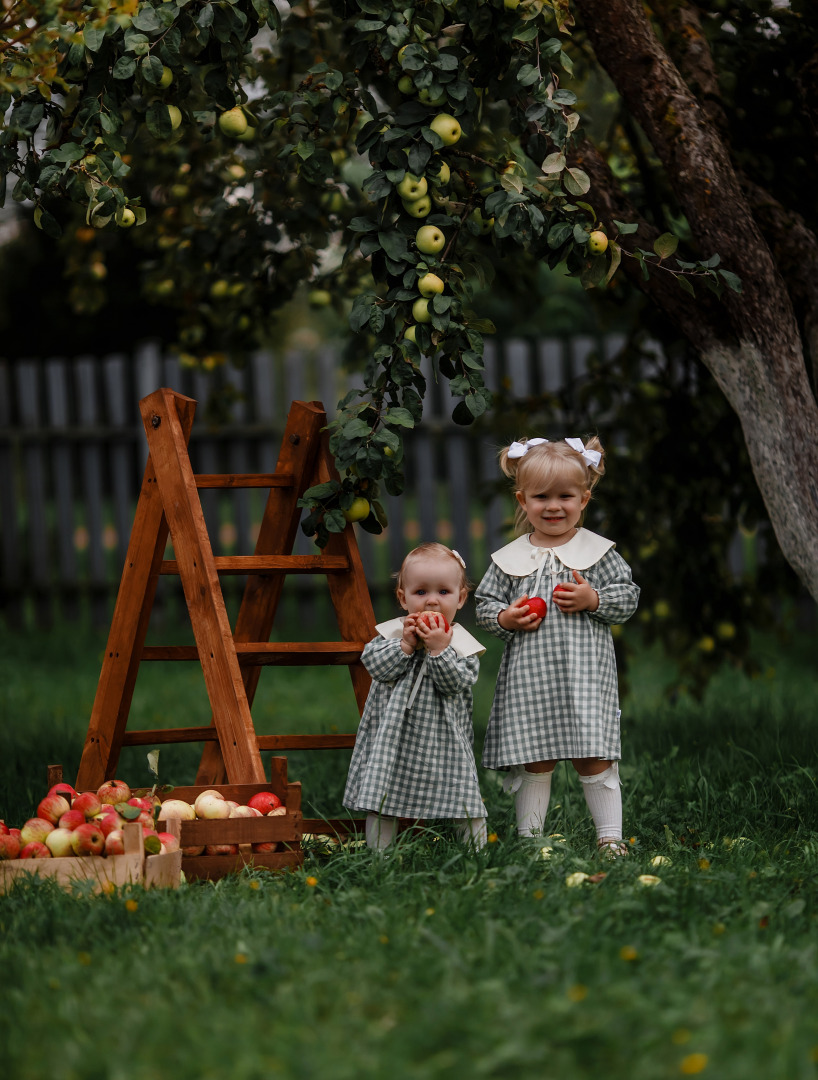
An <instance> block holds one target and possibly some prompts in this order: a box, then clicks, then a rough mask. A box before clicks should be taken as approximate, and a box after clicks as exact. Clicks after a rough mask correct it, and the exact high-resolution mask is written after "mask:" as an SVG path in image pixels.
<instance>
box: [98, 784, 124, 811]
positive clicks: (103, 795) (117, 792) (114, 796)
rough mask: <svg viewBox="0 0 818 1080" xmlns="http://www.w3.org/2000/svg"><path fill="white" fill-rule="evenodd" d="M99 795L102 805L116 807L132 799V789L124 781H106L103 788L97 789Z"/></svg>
mask: <svg viewBox="0 0 818 1080" xmlns="http://www.w3.org/2000/svg"><path fill="white" fill-rule="evenodd" d="M97 795H98V796H99V801H100V802H101V803H108V804H110V805H111V806H116V804H117V803H121V802H127V801H128V799H130V797H131V789H130V788H129V787H128V785H127V784H126V783H125V781H124V780H106V781H105V783H104V784H103V785H102V787H100V788H98V789H97Z"/></svg>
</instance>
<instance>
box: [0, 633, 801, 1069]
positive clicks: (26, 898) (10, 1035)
mask: <svg viewBox="0 0 818 1080" xmlns="http://www.w3.org/2000/svg"><path fill="white" fill-rule="evenodd" d="M815 644H816V642H815V640H814V638H813V639H810V640H804V641H802V642H800V643H799V642H795V643H792V644H791V645H790V646H789V647H788V648H787V649H786V650H779V651H778V652H777V653H776V654H775V655H774V656H773V655H772V652H771V650H772V649H773V646H772V645H771V644H770V643H769V642H768V641H760V642H759V648H760V649H763V650H764V651H765V655H766V656H767V659H766V660H765V665H768V666H770V667H772V666H773V665H774V667H775V674H774V676H772V675H771V677H769V678H765V679H760V680H757V681H750V680H748V679H746V678H745V677H743V676H741V675H739V674H737V673H735V672H729V671H726V672H724V673H723V674H722V675H720V676H719V678H718V679H716V680H715V681H714V682H713V684H712V685H711V686H710V687H709V688H708V691H707V693H706V694H705V696H704V699H703V701H701V702H694V701H693V700H690V699H686V698H679V699H678V700H676V701H673V702H671V701H668V700H666V699H665V698H664V697H663V695H662V688H663V686H664V685H666V684H667V683H668V682H669V680H670V675H671V672H670V670H669V668H668V665H666V664H665V663H664V662H663V661H662V659H661V658H660V657H658V656H657V655H656V654H648V655H645V656H643V657H642V658H640V661H639V662H638V663H637V664H636V665H635V666H634V669H633V670H632V672H631V679H630V686H631V690H630V693H629V695H628V697H627V699H626V700H625V701H624V702H623V724H624V732H623V749H624V757H623V764H622V772H623V779H624V787H623V795H624V803H625V822H626V832H627V834H628V835H629V836H633V837H634V843H633V845H632V847H631V855H630V856H629V857H628V858H627V859H624V860H619V861H617V862H616V863H613V864H601V863H599V862H598V861H597V860H596V859H595V857H594V855H593V833H592V826H591V822H590V818H589V816H588V814H587V811H586V809H585V804H584V800H583V798H582V793H581V791H580V785H579V784H578V783H577V782H576V778H575V777H573V776H572V775H570V769H569V768H566V767H565V766H560V768H559V769H558V772H557V776H556V779H555V785H554V796H553V800H552V810H551V813H550V815H549V822H548V830H547V831H548V832H549V833H551V832H554V833H561V834H562V835H563V836H564V838H565V842H560V841H554V842H552V846H551V847H550V849H549V853H550V857H548V858H542V857H541V856H540V853H539V848H540V846H541V845H539V844H534V845H532V844H531V843H527V842H523V841H522V840H520V839H519V838H517V837H516V836H515V834H514V829H513V825H512V817H513V812H512V804H511V800H510V798H509V797H508V796H507V795H505V794H504V793H503V792H502V790H501V789H500V788H499V786H498V785H497V784H496V783H495V782H494V780H493V778H492V774H490V773H484V774H483V789H484V794H485V797H486V802H487V806H488V810H489V820H490V827H491V828H492V829H493V830H494V831H495V832H496V834H497V840H496V841H495V842H493V843H491V844H490V845H489V846H488V847H487V848H486V850H485V851H484V852H483V853H480V854H479V855H477V856H475V855H472V854H469V853H468V852H466V851H464V850H463V849H462V848H461V847H459V846H458V845H457V844H456V843H455V842H454V841H453V840H452V839H451V837H450V836H449V835H448V834H447V832H446V830H445V829H441V830H432V829H430V830H427V831H425V832H421V833H420V834H418V835H411V834H404V835H403V837H402V838H401V841H400V843H399V845H398V846H397V848H396V849H395V850H394V851H393V852H392V854H391V855H390V857H389V858H381V857H377V856H373V855H371V854H370V853H369V852H368V851H366V849H365V848H362V847H360V846H350V847H346V848H336V849H335V850H333V851H331V853H329V854H325V853H324V849H322V848H317V847H316V848H315V849H314V850H312V851H311V852H310V853H309V854H308V856H307V861H306V863H305V866H304V869H303V870H299V871H297V872H294V873H288V874H279V875H273V874H267V873H263V872H251V873H245V874H242V875H238V876H235V877H232V878H229V879H225V880H224V881H222V882H220V883H218V884H217V885H212V884H204V883H194V884H191V885H188V886H184V887H182V888H181V889H180V890H178V891H176V892H170V891H155V892H150V893H144V892H143V891H141V890H138V889H134V890H128V891H125V892H123V893H121V894H119V895H117V896H114V897H111V898H93V897H86V896H84V895H82V894H81V892H78V893H76V894H73V895H71V894H67V893H63V892H61V891H59V890H56V889H54V888H52V887H50V886H48V884H43V885H39V886H34V887H26V888H20V889H16V890H13V891H12V892H11V893H9V894H8V895H7V896H5V897H3V898H0V972H2V978H1V979H0V1009H1V1010H2V1015H3V1018H4V1021H5V1023H4V1025H3V1031H4V1037H3V1060H4V1076H6V1077H8V1078H9V1080H18V1078H19V1080H23V1078H25V1080H38V1078H40V1077H43V1078H46V1077H48V1078H49V1080H74V1078H76V1080H86V1078H87V1077H91V1076H93V1077H95V1078H100V1080H166V1078H167V1080H171V1078H173V1080H188V1078H190V1080H202V1078H210V1077H213V1078H217V1077H218V1078H219V1080H222V1078H224V1077H229V1078H230V1080H261V1078H262V1077H264V1078H267V1077H275V1076H282V1077H287V1078H289V1077H292V1078H294V1080H295V1078H298V1080H301V1078H312V1077H316V1078H317V1077H322V1078H329V1080H346V1078H347V1077H349V1078H350V1080H360V1078H367V1080H368V1078H373V1080H380V1078H382V1077H384V1078H386V1077H388V1078H389V1080H404V1078H406V1080H438V1078H440V1080H462V1078H464V1077H469V1078H471V1077H491V1078H506V1077H508V1078H509V1080H512V1078H524V1080H528V1078H531V1080H535V1078H536V1080H542V1078H545V1080H550V1078H552V1077H553V1078H554V1080H585V1078H586V1077H588V1078H590V1077H597V1076H603V1075H604V1076H606V1077H609V1078H612V1080H625V1078H626V1077H627V1078H628V1080H664V1078H668V1080H669V1078H672V1077H678V1076H684V1075H702V1076H704V1077H712V1078H718V1080H747V1078H755V1077H759V1078H763V1080H802V1078H803V1080H806V1078H814V1077H815V1075H816V1069H817V1068H818V934H817V933H816V931H818V926H817V925H816V919H817V918H818V892H817V891H816V886H817V885H818V798H816V771H817V770H818V753H816V750H817V749H818V734H816V733H817V732H818V726H817V725H816V720H818V715H816V714H818V704H817V703H816V695H815V676H814V659H813V658H814V655H815ZM103 646H104V640H101V639H100V638H99V637H98V636H96V635H93V634H90V633H87V632H81V631H76V630H73V631H72V632H70V633H65V632H62V633H60V634H54V635H50V636H45V635H16V636H15V635H12V634H10V633H7V632H4V633H3V634H2V635H0V816H5V817H6V819H7V820H8V821H9V822H12V823H15V824H17V823H19V822H20V820H21V819H22V818H23V817H25V816H28V815H29V814H30V813H31V812H33V809H34V806H35V805H36V801H37V799H38V798H39V797H40V795H41V794H42V791H43V786H44V777H45V766H46V764H48V763H49V762H61V763H62V764H63V765H64V766H65V768H66V775H67V776H68V777H69V778H70V777H72V776H73V772H74V770H75V769H76V763H77V761H78V760H79V754H80V752H81V749H82V742H83V738H84V735H85V729H86V726H87V722H88V715H89V713H90V708H91V704H92V701H93V695H94V690H95V686H96V679H97V677H98V674H99V663H100V660H101V652H102V648H103ZM498 660H499V653H498V651H497V650H496V649H495V648H494V647H493V646H492V648H491V650H490V651H489V653H488V654H487V656H486V658H485V661H484V664H483V669H482V674H481V683H480V687H479V694H478V700H477V705H476V722H477V727H478V729H479V734H478V746H479V743H480V739H481V737H482V729H483V727H484V726H485V720H486V717H487V713H488V707H489V704H490V699H491V689H492V676H493V672H494V671H496V665H497V662H498ZM267 675H270V676H271V677H270V678H269V679H267V678H266V676H267ZM203 710H204V711H205V712H206V710H207V702H206V698H205V697H204V695H203V691H202V689H201V677H200V676H199V675H198V673H197V670H196V669H195V668H194V667H192V666H191V667H190V668H187V667H186V666H185V665H174V666H172V667H170V669H168V667H166V666H160V665H156V666H155V667H153V668H149V667H146V668H145V669H144V672H143V674H141V675H140V680H139V682H138V684H137V694H136V695H135V701H134V709H133V719H132V726H134V727H143V726H144V727H147V726H155V725H157V724H164V723H167V724H169V725H174V726H176V725H180V724H184V723H200V722H201V717H202V715H203ZM254 713H255V715H256V723H257V727H258V729H259V730H260V731H261V730H276V729H277V730H282V728H281V726H279V725H282V724H283V725H284V726H286V727H288V729H290V730H297V729H298V727H300V729H301V730H322V729H323V730H330V729H331V728H332V726H333V725H334V726H336V727H337V728H338V729H339V730H345V729H348V725H349V724H350V723H354V718H355V709H354V705H352V704H351V690H350V689H349V681H348V676H347V674H346V672H345V671H343V670H334V669H323V670H321V671H320V672H316V671H296V670H292V671H289V672H276V673H275V675H274V676H273V673H272V672H269V673H268V672H265V673H264V676H263V677H262V682H261V687H260V692H259V698H258V701H257V706H256V709H254ZM296 725H298V727H296ZM128 753H129V754H130V753H132V754H133V757H131V758H128V759H127V760H126V758H125V757H123V761H122V768H121V770H120V774H121V775H123V776H124V778H125V779H128V780H129V781H130V782H133V783H147V782H149V780H150V775H149V773H148V772H147V767H146V764H145V752H144V749H143V750H140V751H129V752H128ZM197 756H198V752H197V751H196V750H195V749H193V750H192V753H188V752H187V750H182V749H180V750H174V751H173V752H172V753H171V750H170V748H164V749H163V750H162V757H161V761H160V772H161V774H162V778H163V779H164V780H167V781H169V782H187V781H189V780H190V779H191V777H190V775H189V772H188V770H189V769H191V768H192V769H195V764H196V760H197ZM318 757H321V760H320V762H316V761H315V760H314V759H316V758H318ZM344 768H345V755H343V754H335V755H333V754H331V753H330V752H322V754H321V755H317V754H313V755H312V756H310V755H306V754H305V755H292V756H291V762H290V773H291V776H292V778H294V779H299V780H302V781H303V783H304V786H305V801H306V802H307V803H308V804H312V805H313V806H315V807H317V808H320V809H324V810H325V811H326V812H328V813H330V812H331V813H334V812H337V811H338V809H339V806H338V800H339V798H340V790H341V789H342V786H343V779H344ZM657 855H662V856H664V857H665V858H666V859H668V860H670V861H669V863H665V864H663V865H661V866H659V867H657V866H654V865H653V860H654V858H655V857H656V856H657ZM578 871H581V872H583V873H587V874H589V875H595V874H596V873H598V872H600V871H603V872H605V877H604V878H601V879H600V880H598V881H596V882H587V881H586V882H584V883H583V884H581V885H579V886H578V887H569V886H567V885H566V878H567V877H568V876H569V875H571V874H573V873H576V872H578ZM644 874H652V875H655V876H658V877H659V878H661V882H660V883H659V884H658V885H655V886H646V885H643V884H641V883H640V882H639V877H640V875H644ZM128 901H131V903H130V905H129V903H128ZM134 901H135V905H134V903H133V902H134ZM11 973H13V976H12V974H11ZM697 1070H698V1071H697Z"/></svg>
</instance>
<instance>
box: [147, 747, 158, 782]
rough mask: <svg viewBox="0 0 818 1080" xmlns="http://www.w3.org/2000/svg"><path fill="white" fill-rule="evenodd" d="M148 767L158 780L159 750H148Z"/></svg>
mask: <svg viewBox="0 0 818 1080" xmlns="http://www.w3.org/2000/svg"><path fill="white" fill-rule="evenodd" d="M148 768H149V769H150V771H151V772H152V773H153V775H154V776H155V777H156V779H157V780H158V779H159V751H158V750H150V751H149V752H148Z"/></svg>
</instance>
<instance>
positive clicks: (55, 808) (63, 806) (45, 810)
mask: <svg viewBox="0 0 818 1080" xmlns="http://www.w3.org/2000/svg"><path fill="white" fill-rule="evenodd" d="M70 809H71V804H70V803H69V801H68V799H65V798H63V796H62V795H46V797H45V798H44V799H40V803H39V805H38V807H37V817H39V818H45V820H46V821H50V822H51V824H52V825H56V824H57V822H58V821H59V820H60V818H61V817H62V816H63V814H67V813H68V811H69V810H70Z"/></svg>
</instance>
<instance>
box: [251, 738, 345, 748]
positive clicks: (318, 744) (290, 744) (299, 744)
mask: <svg viewBox="0 0 818 1080" xmlns="http://www.w3.org/2000/svg"><path fill="white" fill-rule="evenodd" d="M256 741H257V742H258V748H259V750H351V749H352V747H353V746H354V745H355V735H354V734H352V735H259V736H258V738H257V740H256Z"/></svg>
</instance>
